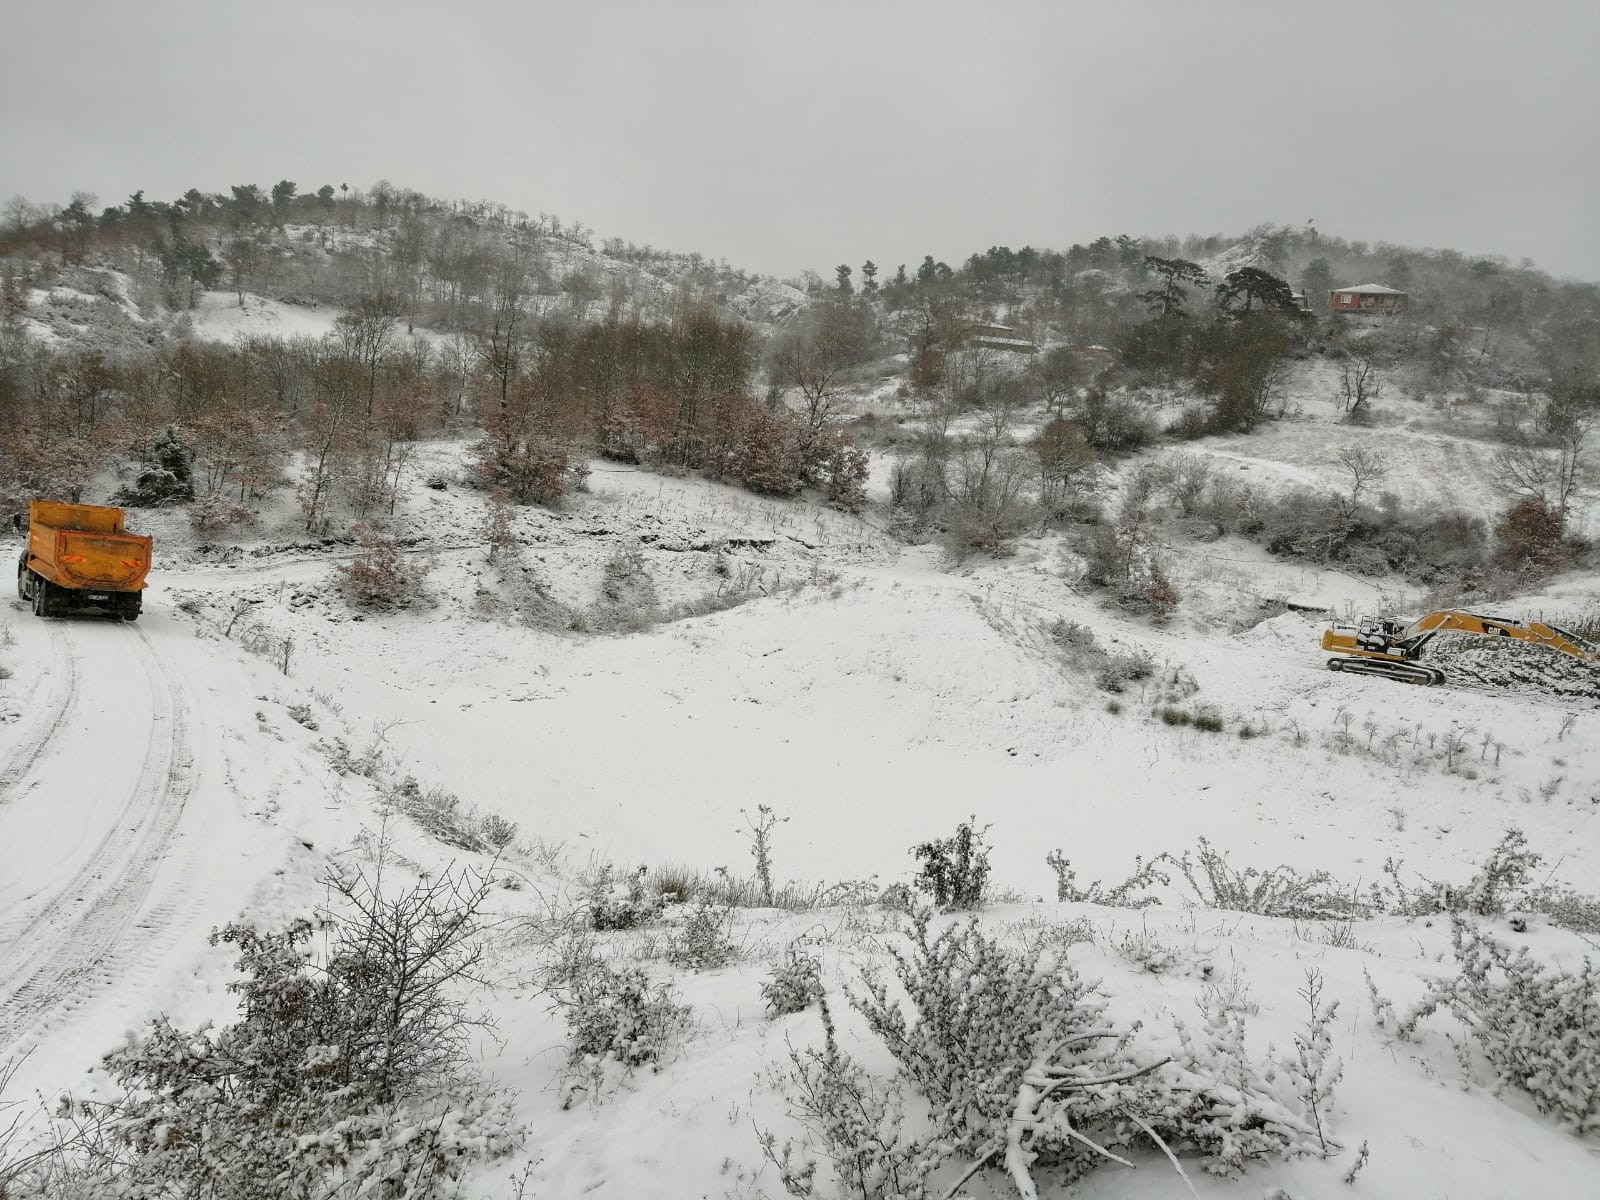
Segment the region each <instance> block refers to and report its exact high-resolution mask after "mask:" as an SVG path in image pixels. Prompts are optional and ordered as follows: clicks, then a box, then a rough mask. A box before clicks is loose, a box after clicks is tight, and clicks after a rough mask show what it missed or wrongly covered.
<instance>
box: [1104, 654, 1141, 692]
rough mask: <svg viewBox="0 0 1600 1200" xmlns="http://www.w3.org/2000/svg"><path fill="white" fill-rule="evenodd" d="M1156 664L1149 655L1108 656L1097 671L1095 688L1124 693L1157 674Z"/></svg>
mask: <svg viewBox="0 0 1600 1200" xmlns="http://www.w3.org/2000/svg"><path fill="white" fill-rule="evenodd" d="M1155 670H1156V664H1155V660H1154V659H1152V658H1151V657H1150V656H1149V655H1148V654H1146V653H1144V652H1143V651H1136V652H1134V653H1132V654H1122V653H1117V654H1107V655H1106V656H1105V659H1104V661H1102V662H1101V663H1100V665H1099V666H1098V667H1097V668H1096V669H1095V673H1094V682H1095V686H1096V687H1098V688H1099V689H1100V690H1101V691H1104V692H1122V691H1125V690H1127V687H1128V685H1129V684H1132V683H1140V682H1142V681H1144V680H1146V679H1149V678H1150V677H1151V676H1152V675H1154V674H1155Z"/></svg>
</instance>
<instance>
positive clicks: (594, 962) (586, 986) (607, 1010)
mask: <svg viewBox="0 0 1600 1200" xmlns="http://www.w3.org/2000/svg"><path fill="white" fill-rule="evenodd" d="M557 1003H558V1004H559V1005H560V1007H561V1010H562V1016H563V1017H564V1018H565V1019H566V1022H567V1061H568V1063H569V1064H570V1065H572V1066H574V1067H577V1068H580V1069H582V1070H583V1071H584V1073H585V1074H586V1075H587V1077H588V1080H589V1081H594V1082H598V1081H599V1079H600V1078H602V1077H603V1074H604V1072H605V1069H606V1067H607V1066H608V1065H610V1064H616V1065H618V1066H620V1067H622V1068H624V1069H631V1068H633V1067H640V1066H644V1065H646V1064H649V1065H651V1066H656V1065H658V1064H659V1063H660V1062H661V1061H662V1060H663V1059H664V1058H665V1057H666V1056H667V1055H668V1054H669V1053H671V1051H672V1049H673V1048H674V1047H675V1046H676V1045H677V1044H678V1042H679V1040H680V1039H681V1037H682V1036H683V1033H684V1031H685V1030H686V1029H687V1027H688V1024H689V1011H690V1010H689V1007H688V1005H685V1004H680V1003H678V1001H677V999H676V994H675V993H674V992H673V990H672V987H671V985H670V984H667V983H651V982H650V977H649V976H648V975H647V974H645V971H644V968H643V967H625V968H621V969H618V968H616V967H613V966H612V965H611V964H610V963H608V962H606V961H605V960H604V959H603V958H601V957H599V956H598V955H596V954H594V953H592V952H589V953H585V954H583V955H581V956H579V957H577V958H576V959H575V961H574V962H573V963H572V964H571V965H570V970H569V971H568V972H567V977H566V979H565V980H564V981H563V982H562V985H561V986H560V987H559V989H558V991H557ZM582 1086H583V1084H582V1083H580V1084H579V1085H578V1087H579V1088H581V1087H582ZM569 1102H570V1097H569Z"/></svg>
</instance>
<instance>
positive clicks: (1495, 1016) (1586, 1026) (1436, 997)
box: [1367, 916, 1600, 1137]
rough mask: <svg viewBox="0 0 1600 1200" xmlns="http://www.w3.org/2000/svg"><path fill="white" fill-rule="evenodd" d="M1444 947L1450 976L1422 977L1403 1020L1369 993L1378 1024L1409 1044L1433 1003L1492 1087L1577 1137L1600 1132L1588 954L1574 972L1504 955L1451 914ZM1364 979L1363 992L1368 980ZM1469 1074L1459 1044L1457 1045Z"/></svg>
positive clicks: (1598, 990) (1599, 1074) (1595, 1004)
mask: <svg viewBox="0 0 1600 1200" xmlns="http://www.w3.org/2000/svg"><path fill="white" fill-rule="evenodd" d="M1450 943H1451V946H1452V948H1453V949H1454V952H1455V960H1456V966H1457V968H1458V974H1457V975H1456V977H1455V978H1454V979H1447V980H1437V979H1434V980H1429V981H1428V994H1427V995H1426V996H1424V997H1423V999H1422V1000H1421V1001H1419V1002H1418V1003H1417V1005H1416V1006H1415V1007H1414V1008H1412V1009H1411V1011H1410V1012H1408V1013H1407V1014H1406V1015H1405V1016H1404V1017H1403V1018H1402V1017H1397V1016H1396V1014H1395V1012H1394V1008H1393V1006H1392V1005H1391V1004H1389V1002H1388V1001H1386V1000H1384V999H1382V998H1381V997H1380V996H1379V995H1378V994H1377V991H1376V989H1375V988H1374V989H1373V1006H1374V1008H1375V1009H1376V1010H1377V1012H1378V1018H1379V1024H1380V1025H1382V1026H1383V1027H1385V1028H1390V1029H1393V1030H1394V1031H1395V1032H1396V1033H1397V1034H1398V1035H1399V1036H1400V1037H1402V1038H1404V1039H1407V1040H1410V1039H1412V1038H1414V1037H1415V1036H1416V1034H1417V1027H1418V1025H1419V1024H1420V1023H1421V1022H1422V1021H1423V1020H1425V1019H1426V1018H1428V1017H1431V1016H1433V1015H1434V1014H1435V1013H1437V1012H1438V1011H1439V1010H1440V1009H1441V1008H1442V1009H1445V1010H1446V1011H1448V1012H1449V1013H1450V1014H1451V1015H1452V1016H1454V1017H1455V1018H1456V1020H1458V1021H1460V1022H1461V1024H1462V1025H1463V1026H1464V1027H1465V1028H1466V1031H1467V1033H1468V1035H1469V1036H1470V1037H1471V1039H1472V1041H1474V1042H1476V1043H1477V1045H1478V1048H1479V1049H1480V1050H1481V1051H1482V1052H1483V1055H1484V1057H1485V1058H1486V1059H1487V1060H1488V1062H1489V1066H1490V1068H1491V1069H1492V1070H1493V1072H1494V1078H1495V1084H1496V1087H1497V1088H1498V1087H1502V1086H1504V1085H1506V1084H1510V1085H1511V1086H1512V1087H1515V1088H1519V1089H1521V1090H1522V1091H1524V1092H1526V1093H1527V1094H1528V1095H1529V1096H1530V1097H1532V1099H1533V1102H1534V1104H1535V1105H1536V1106H1537V1107H1538V1109H1539V1111H1540V1112H1542V1113H1546V1114H1548V1115H1550V1116H1553V1117H1555V1118H1556V1120H1557V1121H1558V1122H1559V1123H1560V1125H1561V1127H1562V1128H1563V1129H1565V1130H1567V1131H1568V1132H1569V1133H1572V1134H1575V1135H1576V1136H1578V1137H1588V1136H1591V1135H1593V1134H1596V1133H1600V971H1597V970H1596V969H1595V965H1594V963H1593V962H1592V961H1591V960H1590V959H1587V958H1586V959H1584V961H1583V967H1582V969H1581V970H1579V971H1576V972H1571V971H1562V970H1557V969H1554V968H1548V967H1545V966H1543V965H1541V964H1540V963H1538V962H1536V961H1535V960H1534V959H1533V957H1532V956H1531V955H1529V953H1528V951H1527V949H1526V947H1524V948H1521V949H1519V950H1517V951H1516V953H1512V951H1511V950H1510V949H1509V948H1507V947H1506V946H1503V945H1501V944H1500V943H1498V942H1496V941H1494V940H1493V939H1492V938H1490V937H1489V936H1487V935H1486V934H1485V933H1484V932H1483V931H1482V930H1481V929H1477V928H1475V927H1474V926H1472V925H1469V924H1468V923H1467V922H1466V921H1465V920H1463V919H1462V918H1461V917H1457V916H1452V917H1451V921H1450ZM1367 985H1368V987H1369V988H1372V981H1371V977H1370V976H1369V977H1368V980H1367ZM1456 1050H1457V1054H1458V1056H1459V1057H1460V1059H1461V1063H1462V1067H1463V1070H1465V1071H1467V1072H1468V1073H1469V1074H1470V1067H1471V1061H1470V1056H1469V1053H1468V1050H1467V1045H1466V1043H1459V1044H1458V1045H1457V1047H1456Z"/></svg>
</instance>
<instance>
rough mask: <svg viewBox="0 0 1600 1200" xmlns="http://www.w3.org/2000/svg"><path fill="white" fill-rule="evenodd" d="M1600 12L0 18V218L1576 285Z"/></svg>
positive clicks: (886, 260)
mask: <svg viewBox="0 0 1600 1200" xmlns="http://www.w3.org/2000/svg"><path fill="white" fill-rule="evenodd" d="M1597 62H1600V0H1531V2H1529V0H1500V2H1498V3H1479V2H1477V0H1391V2H1388V3H1376V2H1368V0H1337V2H1331V0H1330V2H1317V3H1309V2H1308V3H1302V2H1299V0H1259V2H1258V0H1211V2H1203V0H1192V2H1191V0H1167V2H1163V0H1148V2H1135V0H1101V2H1100V3H1095V4H1088V3H1070V2H1061V3H1054V4H1028V3H1010V4H1007V3H990V4H983V5H978V4H953V3H940V2H936V0H923V2H921V3H909V2H908V3H891V2H882V3H877V2H873V0H856V2H849V3H829V2H816V3H801V2H798V0H790V2H788V3H763V2H761V0H743V2H736V3H714V2H709V0H707V2H702V0H660V2H657V3H643V2H639V3H604V2H600V0H596V2H594V3H586V4H584V3H570V4H568V3H539V2H537V0H517V2H510V0H508V2H504V3H487V2H483V3H453V4H444V3H440V4H420V3H410V2H407V0H383V2H381V3H367V2H365V0H349V2H345V0H326V2H324V3H302V2H299V0H292V2H289V0H286V2H280V3H271V2H266V0H257V2H254V3H237V2H235V0H203V2H193V0H141V2H139V3H136V4H133V3H126V2H125V0H118V2H106V0H80V2H78V3H72V4H66V3H57V2H55V0H6V3H5V4H4V5H3V6H0V99H3V100H4V102H5V110H4V111H5V113H6V117H5V121H4V126H3V129H0V196H9V195H12V194H13V193H18V192H20V193H22V194H23V195H25V196H27V197H29V198H30V199H32V200H35V201H40V200H54V201H57V202H64V201H65V200H66V199H67V198H68V197H69V195H70V194H71V193H72V192H73V191H74V190H80V189H81V190H86V191H92V192H94V193H96V194H97V195H98V196H99V197H100V200H101V203H102V204H109V203H113V202H120V201H121V200H123V199H125V198H126V196H127V194H128V193H129V192H131V191H133V190H134V189H135V188H143V189H144V190H145V192H146V194H147V195H148V196H150V197H152V198H172V197H174V196H176V195H178V194H180V193H181V192H182V191H183V190H184V189H186V188H189V187H199V188H200V189H202V190H204V191H226V189H227V187H228V185H230V184H234V183H246V182H255V183H260V184H262V185H263V186H267V185H270V184H272V183H274V182H276V181H277V180H278V179H281V178H288V179H293V180H295V181H296V182H297V183H299V184H300V185H301V187H302V188H315V187H316V186H318V185H319V184H322V183H324V182H331V183H333V184H335V185H337V184H339V183H342V182H348V183H349V184H350V185H351V186H352V187H357V186H360V187H365V186H368V185H370V184H371V183H372V182H374V181H375V180H377V179H380V178H387V179H389V180H390V181H392V182H393V183H395V184H397V185H401V186H407V187H412V188H416V189H418V190H420V191H423V192H426V193H429V194H431V195H437V196H443V197H471V198H486V199H493V200H498V201H502V202H504V203H505V204H507V205H509V206H510V207H512V208H514V209H523V210H526V211H528V212H539V211H541V210H543V211H547V212H554V213H558V214H560V216H561V217H562V218H563V219H564V220H567V221H572V220H581V221H583V222H584V223H585V224H587V225H589V226H591V227H593V228H594V229H595V230H596V231H597V232H598V233H599V234H600V235H601V236H602V237H604V236H611V235H616V236H620V237H624V238H628V239H630V240H633V241H637V242H651V243H654V244H655V245H657V246H662V247H665V248H671V249H678V250H699V251H701V252H702V253H705V254H707V255H710V256H712V257H716V258H726V259H728V260H729V261H730V262H732V263H733V264H735V265H738V266H744V267H748V268H751V269H754V270H761V271H768V272H772V273H775V274H779V275H792V274H794V273H797V272H798V271H800V270H801V269H803V268H806V267H811V268H815V269H817V270H819V271H822V272H823V273H825V274H826V273H831V268H832V266H833V264H835V263H838V262H849V263H852V264H859V263H860V262H861V261H862V260H863V259H866V258H869V257H870V258H872V259H874V260H875V261H876V262H878V264H879V265H880V266H883V267H885V268H886V269H887V270H888V271H892V270H893V269H894V266H895V265H896V264H898V263H901V262H905V263H908V264H911V265H913V266H914V265H915V264H916V263H917V262H919V261H920V260H921V256H922V255H923V254H929V253H931V254H934V255H935V256H937V257H939V258H943V259H947V260H949V261H950V262H951V263H952V265H954V264H955V263H956V262H958V261H959V260H960V259H962V258H964V257H965V256H966V255H967V254H969V253H971V252H973V251H974V250H981V249H983V248H985V247H987V246H989V245H992V244H1003V245H1010V246H1013V247H1019V246H1021V245H1024V244H1029V243H1031V244H1033V245H1036V246H1054V247H1058V248H1061V247H1065V246H1067V245H1069V244H1070V243H1072V242H1074V241H1086V240H1088V239H1090V238H1093V237H1095V236H1098V235H1100V234H1103V233H1104V234H1116V233H1122V232H1126V233H1130V234H1135V235H1138V234H1150V233H1180V234H1182V233H1191V232H1198V233H1213V232H1229V233H1234V232H1239V231H1242V230H1243V229H1245V228H1247V227H1249V226H1251V225H1254V224H1257V223H1259V222H1262V221H1274V222H1286V223H1291V224H1298V223H1301V222H1304V221H1306V220H1308V219H1311V218H1315V220H1316V224H1317V226H1318V228H1320V229H1322V230H1323V231H1324V232H1327V233H1336V234H1340V235H1343V236H1345V237H1349V238H1355V239H1364V240H1368V241H1391V242H1398V243H1405V244H1410V245H1418V246H1449V247H1453V248H1455V249H1459V250H1462V251H1464V252H1467V253H1485V254H1503V255H1505V256H1507V257H1509V258H1511V259H1512V260H1513V261H1515V260H1517V259H1520V258H1522V257H1524V256H1526V257H1528V258H1531V259H1533V260H1534V261H1535V262H1536V263H1538V264H1539V265H1540V266H1541V267H1544V268H1545V269H1547V270H1549V271H1551V272H1553V273H1555V274H1558V275H1573V276H1578V277H1581V278H1586V279H1600V68H1597Z"/></svg>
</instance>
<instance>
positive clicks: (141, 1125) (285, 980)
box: [10, 871, 520, 1200]
mask: <svg viewBox="0 0 1600 1200" xmlns="http://www.w3.org/2000/svg"><path fill="white" fill-rule="evenodd" d="M381 884H382V880H381V874H380V873H377V872H375V873H372V874H367V873H365V872H359V871H358V872H355V873H353V874H349V875H342V876H337V877H334V878H333V879H332V880H331V886H332V888H333V891H334V893H335V895H336V897H337V900H338V903H337V904H335V905H333V906H331V907H330V908H328V909H327V910H325V911H324V912H323V913H322V914H321V916H322V923H321V928H322V929H323V930H324V932H325V936H326V937H327V941H328V945H327V949H326V952H325V954H324V955H323V956H322V961H321V962H320V964H319V963H318V962H317V961H316V956H314V955H313V954H312V953H311V951H310V948H309V944H310V943H311V941H312V940H313V938H314V937H315V935H316V933H317V929H318V926H315V925H313V924H312V923H311V922H310V921H306V920H299V921H295V922H294V923H292V924H290V925H289V926H287V927H286V928H284V929H281V930H275V931H268V932H261V931H258V930H256V929H253V928H250V927H248V926H244V925H229V926H228V927H226V928H225V929H223V930H221V931H219V932H217V933H215V934H213V936H212V940H213V942H220V943H225V944H228V945H231V946H235V947H237V948H238V952H239V957H238V960H237V961H238V967H239V969H240V971H241V972H242V974H243V978H241V979H240V980H238V981H236V982H234V983H233V984H230V985H229V986H230V990H232V991H234V992H235V993H237V994H238V996H239V998H240V1009H241V1012H240V1018H239V1020H237V1021H236V1022H234V1023H233V1024H231V1025H227V1026H224V1027H223V1028H221V1029H211V1028H208V1027H201V1028H198V1029H180V1028H178V1027H176V1026H174V1025H173V1024H172V1023H171V1022H169V1021H168V1020H167V1019H166V1018H165V1017H162V1018H158V1019H157V1020H156V1021H155V1022H154V1023H153V1025H152V1027H151V1029H150V1030H149V1031H148V1032H147V1033H146V1034H144V1035H143V1036H142V1037H139V1038H138V1039H136V1040H135V1041H133V1042H132V1043H131V1044H130V1045H128V1046H127V1047H126V1048H124V1049H122V1050H119V1051H117V1052H116V1053H114V1054H112V1055H110V1056H108V1058H107V1059H106V1066H107V1068H108V1070H109V1071H110V1073H111V1075H112V1077H113V1078H114V1079H115V1080H116V1082H117V1084H118V1085H119V1087H120V1089H121V1095H120V1096H118V1097H117V1098H116V1099H113V1100H110V1101H106V1102H70V1101H69V1102H67V1103H66V1105H65V1107H64V1111H63V1113H62V1115H61V1117H60V1120H61V1126H60V1129H62V1130H65V1131H67V1133H66V1136H64V1137H63V1138H62V1139H61V1142H60V1152H59V1153H57V1154H55V1155H52V1156H50V1157H49V1158H47V1159H45V1160H43V1161H42V1162H40V1163H38V1164H37V1165H36V1167H35V1169H33V1170H32V1171H30V1172H28V1173H27V1174H26V1175H25V1176H24V1177H23V1178H22V1179H21V1180H18V1181H13V1182H12V1183H11V1184H10V1186H11V1188H12V1195H14V1196H16V1197H38V1198H40V1200H43V1198H44V1197H51V1198H52V1200H54V1198H61V1197H74V1198H75V1197H84V1198H85V1200H87V1198H88V1197H91V1196H93V1197H99V1196H107V1195H117V1196H120V1197H125V1198H128V1200H259V1198H260V1197H263V1196H275V1197H284V1198H286V1200H311V1198H312V1197H315V1198H316V1200H332V1198H342V1197H350V1198H354V1197H383V1198H384V1200H432V1198H435V1197H442V1196H446V1195H452V1194H454V1192H455V1188H456V1186H457V1183H458V1181H459V1180H460V1179H461V1177H462V1175H463V1173H464V1171H465V1170H466V1169H467V1168H468V1167H469V1166H470V1165H471V1164H472V1163H473V1162H474V1161H476V1160H481V1159H485V1158H494V1157H498V1156H500V1155H503V1154H506V1153H509V1152H510V1151H511V1150H512V1149H513V1148H514V1147H515V1146H516V1144H517V1143H518V1141H519V1140H520V1131H519V1130H518V1129H517V1128H516V1127H515V1126H514V1125H513V1124H512V1122H511V1119H510V1117H509V1114H508V1111H507V1107H508V1102H507V1100H506V1098H505V1097H503V1096H500V1095H497V1094H496V1093H494V1092H491V1091H488V1090H486V1089H485V1088H484V1087H483V1085H482V1083H481V1082H480V1081H479V1080H478V1079H477V1078H476V1077H475V1075H474V1074H473V1072H472V1071H471V1069H470V1059H469V1054H468V1038H469V1035H470V1033H471V1030H472V1029H473V1028H474V1027H475V1026H478V1025H480V1024H481V1023H482V1022H481V1021H478V1020H476V1019H474V1017H473V1015H472V1013H471V1012H470V1011H469V1010H468V1009H467V1008H466V1006H465V1001H464V1000H463V999H462V998H461V996H460V989H461V988H462V986H463V985H469V984H476V983H478V982H479V981H478V980H477V976H476V967H477V964H478V961H479V954H480V950H479V946H478V942H477V933H478V929H479V913H480V910H481V908H482V905H483V903H484V901H485V899H486V898H487V896H488V893H489V889H490V886H491V884H490V881H489V879H488V878H486V877H483V876H475V875H470V874H455V873H446V874H445V875H443V876H440V877H438V878H436V879H433V880H429V881H425V882H422V883H418V884H416V885H414V886H412V887H411V888H409V889H406V890H403V891H398V892H386V891H385V890H384V889H383V887H382V886H381Z"/></svg>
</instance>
